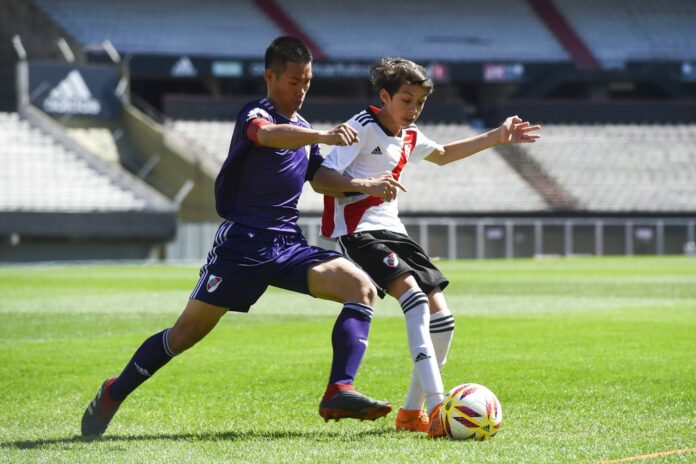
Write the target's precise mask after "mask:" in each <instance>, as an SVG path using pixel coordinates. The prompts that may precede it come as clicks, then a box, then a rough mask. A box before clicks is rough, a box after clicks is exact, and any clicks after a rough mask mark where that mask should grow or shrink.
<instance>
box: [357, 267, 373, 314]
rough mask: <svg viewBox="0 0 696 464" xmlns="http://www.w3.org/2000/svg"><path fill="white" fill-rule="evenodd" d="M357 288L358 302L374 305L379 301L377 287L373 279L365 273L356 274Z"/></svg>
mask: <svg viewBox="0 0 696 464" xmlns="http://www.w3.org/2000/svg"><path fill="white" fill-rule="evenodd" d="M356 277H357V279H356V290H357V297H358V298H359V300H358V301H357V302H358V303H362V304H364V305H367V306H370V307H373V306H374V305H375V303H376V302H377V289H376V288H375V285H374V284H373V283H372V281H371V280H370V279H369V278H368V277H367V275H365V274H362V273H361V274H360V275H358V276H356Z"/></svg>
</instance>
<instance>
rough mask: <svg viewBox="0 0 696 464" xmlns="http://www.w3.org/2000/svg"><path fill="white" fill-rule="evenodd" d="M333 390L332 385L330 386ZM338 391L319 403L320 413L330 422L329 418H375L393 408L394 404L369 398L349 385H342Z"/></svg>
mask: <svg viewBox="0 0 696 464" xmlns="http://www.w3.org/2000/svg"><path fill="white" fill-rule="evenodd" d="M329 390H331V387H329ZM337 390H338V391H336V393H335V394H334V395H333V396H331V397H330V398H329V399H326V396H325V397H324V399H323V400H322V401H321V403H319V415H320V416H321V417H322V418H323V419H324V422H328V421H329V419H334V420H336V421H338V420H340V419H346V418H351V419H360V420H375V419H379V418H380V417H383V416H386V415H387V414H389V413H390V412H391V410H392V405H391V404H389V403H388V402H386V401H378V400H373V399H372V398H369V397H367V396H365V395H363V394H362V393H359V392H357V391H355V389H354V388H353V387H352V385H351V386H348V385H345V386H343V385H341V388H339V389H337Z"/></svg>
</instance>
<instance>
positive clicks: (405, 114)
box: [379, 84, 428, 128]
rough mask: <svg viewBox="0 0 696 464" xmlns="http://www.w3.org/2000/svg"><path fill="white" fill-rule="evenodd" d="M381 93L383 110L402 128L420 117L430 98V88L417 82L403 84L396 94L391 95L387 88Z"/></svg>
mask: <svg viewBox="0 0 696 464" xmlns="http://www.w3.org/2000/svg"><path fill="white" fill-rule="evenodd" d="M379 94H380V98H381V99H382V103H383V104H384V107H383V109H382V110H383V111H386V112H387V113H388V114H389V116H390V117H391V119H392V120H393V121H394V122H395V123H396V124H398V125H399V127H401V128H404V127H407V126H409V125H411V124H413V123H414V122H415V121H416V119H418V116H420V114H421V111H423V106H424V105H425V100H427V98H428V90H427V89H426V88H425V87H423V86H422V85H416V84H404V85H402V86H401V87H399V90H398V91H397V92H396V93H395V94H394V96H390V95H389V92H387V91H386V90H385V89H382V90H381V91H380V93H379Z"/></svg>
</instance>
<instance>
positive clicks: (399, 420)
mask: <svg viewBox="0 0 696 464" xmlns="http://www.w3.org/2000/svg"><path fill="white" fill-rule="evenodd" d="M428 423H429V420H428V415H427V414H426V413H425V411H423V410H422V409H404V408H400V409H399V413H398V414H397V415H396V421H395V425H396V430H403V431H405V432H423V433H427V432H428Z"/></svg>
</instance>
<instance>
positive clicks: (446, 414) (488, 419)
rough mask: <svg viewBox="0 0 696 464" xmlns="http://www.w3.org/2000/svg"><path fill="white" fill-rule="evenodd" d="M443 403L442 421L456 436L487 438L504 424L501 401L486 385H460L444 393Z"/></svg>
mask: <svg viewBox="0 0 696 464" xmlns="http://www.w3.org/2000/svg"><path fill="white" fill-rule="evenodd" d="M443 404H444V406H443V407H442V409H440V417H441V419H442V425H443V426H444V428H445V432H447V435H448V436H449V437H450V438H453V439H455V440H468V439H472V440H487V439H489V438H491V437H492V436H493V435H495V434H496V433H498V431H499V430H500V427H501V426H502V425H503V409H502V408H501V407H500V401H498V398H496V396H495V395H494V394H493V392H492V391H490V390H489V389H487V388H486V387H484V386H483V385H479V384H476V383H465V384H462V385H457V386H456V387H454V388H453V389H452V390H450V391H449V392H448V393H447V395H445V399H444V401H443Z"/></svg>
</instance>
